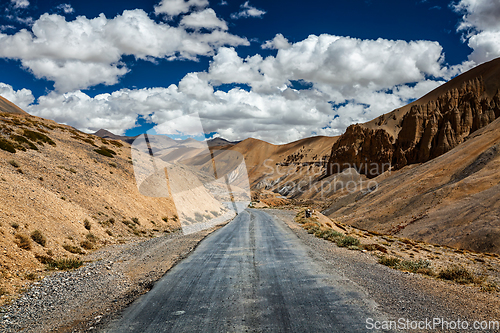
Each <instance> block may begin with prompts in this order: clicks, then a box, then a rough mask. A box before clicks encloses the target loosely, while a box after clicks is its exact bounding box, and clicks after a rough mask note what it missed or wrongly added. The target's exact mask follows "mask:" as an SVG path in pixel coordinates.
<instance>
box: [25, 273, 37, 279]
mask: <svg viewBox="0 0 500 333" xmlns="http://www.w3.org/2000/svg"><path fill="white" fill-rule="evenodd" d="M24 277H25V278H26V280H30V281H35V280H36V279H37V278H38V276H37V275H36V274H35V273H28V274H26V275H25V276H24Z"/></svg>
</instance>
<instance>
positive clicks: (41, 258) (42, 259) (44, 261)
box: [35, 254, 54, 265]
mask: <svg viewBox="0 0 500 333" xmlns="http://www.w3.org/2000/svg"><path fill="white" fill-rule="evenodd" d="M35 258H36V259H37V260H38V261H39V262H40V263H41V264H44V265H46V264H48V263H49V262H52V261H53V260H54V259H52V258H51V257H49V256H44V255H40V254H35Z"/></svg>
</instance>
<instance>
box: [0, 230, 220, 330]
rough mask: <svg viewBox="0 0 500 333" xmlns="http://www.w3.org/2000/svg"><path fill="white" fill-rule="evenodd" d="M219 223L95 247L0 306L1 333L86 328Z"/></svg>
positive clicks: (128, 299)
mask: <svg viewBox="0 0 500 333" xmlns="http://www.w3.org/2000/svg"><path fill="white" fill-rule="evenodd" d="M219 227H220V226H217V227H214V228H211V229H208V230H203V231H200V232H197V233H193V234H188V235H182V234H181V233H175V234H170V235H166V236H159V237H155V238H151V239H148V240H141V241H133V242H130V243H127V244H120V245H113V246H109V247H105V248H102V249H100V250H97V251H95V252H93V253H91V254H89V255H87V256H85V257H83V260H84V261H86V262H87V263H86V264H85V265H84V266H83V267H81V268H79V269H76V270H72V271H60V272H55V273H54V274H50V275H48V276H47V277H45V278H44V279H42V280H40V281H37V282H35V283H33V284H32V285H31V287H30V288H29V289H28V290H27V291H26V292H25V293H24V294H22V295H21V296H20V297H19V298H18V299H16V300H14V301H13V302H12V303H11V304H8V305H5V306H3V307H1V308H0V331H1V332H37V333H39V332H50V331H57V332H87V331H93V330H94V328H95V326H96V325H98V324H99V323H100V322H101V321H103V320H106V318H108V317H110V316H112V315H113V314H115V313H117V312H119V311H120V310H121V309H123V308H124V307H126V306H127V305H128V304H130V303H131V302H132V301H133V300H135V299H136V298H137V297H139V296H140V295H142V294H144V293H145V292H147V291H149V290H150V289H151V288H152V286H153V284H154V282H155V281H157V280H158V279H160V278H161V277H162V276H163V275H164V274H165V273H166V272H167V271H168V270H169V269H171V268H172V267H173V266H174V265H175V264H176V263H177V262H179V261H180V260H182V259H183V258H185V257H186V256H187V255H188V254H189V253H190V252H192V251H193V250H194V249H195V248H196V246H197V244H198V243H199V242H200V241H201V240H202V239H203V238H205V237H206V236H207V235H208V234H210V233H211V232H213V231H215V230H216V229H218V228H219Z"/></svg>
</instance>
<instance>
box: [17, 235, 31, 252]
mask: <svg viewBox="0 0 500 333" xmlns="http://www.w3.org/2000/svg"><path fill="white" fill-rule="evenodd" d="M14 237H16V243H17V246H19V247H20V248H21V249H23V250H28V251H29V250H31V241H30V239H29V237H28V236H25V235H21V234H16V235H15V236H14Z"/></svg>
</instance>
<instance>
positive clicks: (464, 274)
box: [438, 265, 477, 284]
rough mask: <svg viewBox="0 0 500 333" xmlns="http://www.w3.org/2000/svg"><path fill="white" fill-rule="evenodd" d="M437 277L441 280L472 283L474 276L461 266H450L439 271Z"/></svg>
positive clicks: (474, 280) (474, 279)
mask: <svg viewBox="0 0 500 333" xmlns="http://www.w3.org/2000/svg"><path fill="white" fill-rule="evenodd" d="M438 278H440V279H443V280H450V281H455V282H456V283H460V284H467V283H474V282H476V280H477V279H476V277H475V276H474V274H472V273H471V272H469V271H468V270H467V269H466V268H465V267H462V266H456V265H454V266H450V267H448V268H446V269H444V270H442V271H440V272H439V274H438Z"/></svg>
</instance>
